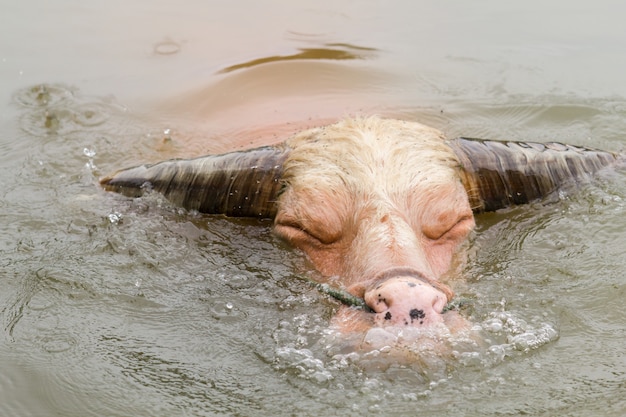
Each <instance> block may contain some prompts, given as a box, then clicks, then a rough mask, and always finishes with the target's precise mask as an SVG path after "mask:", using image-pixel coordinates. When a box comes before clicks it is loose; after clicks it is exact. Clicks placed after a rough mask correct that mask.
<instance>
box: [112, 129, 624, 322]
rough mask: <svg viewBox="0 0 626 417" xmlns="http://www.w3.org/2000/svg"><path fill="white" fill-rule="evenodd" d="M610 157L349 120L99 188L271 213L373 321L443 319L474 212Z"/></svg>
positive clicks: (523, 199) (144, 170) (510, 201)
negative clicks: (457, 257)
mask: <svg viewBox="0 0 626 417" xmlns="http://www.w3.org/2000/svg"><path fill="white" fill-rule="evenodd" d="M617 159H618V155H616V154H613V153H609V152H603V151H598V150H591V149H587V148H581V147H575V146H570V145H562V144H557V143H546V144H540V143H525V142H500V141H490V140H478V139H465V138H459V139H454V140H447V139H446V138H445V137H444V135H443V134H442V133H441V132H439V131H438V130H436V129H433V128H430V127H427V126H424V125H422V124H419V123H413V122H407V121H399V120H391V119H382V118H378V117H369V118H356V119H347V120H343V121H340V122H338V123H336V124H332V125H329V126H325V127H320V128H315V129H311V130H307V131H304V132H301V133H299V134H297V135H295V136H293V137H292V138H290V139H289V140H287V141H285V142H283V143H281V144H279V145H276V146H271V147H262V148H256V149H251V150H248V151H240V152H232V153H227V154H222V155H213V156H205V157H201V158H197V159H191V160H170V161H164V162H161V163H157V164H154V165H144V166H139V167H135V168H130V169H126V170H122V171H119V172H117V173H115V174H113V175H111V176H107V177H105V178H103V179H102V180H101V184H102V185H103V187H104V188H105V189H106V190H110V191H117V192H120V193H123V194H125V195H128V196H139V195H141V194H142V193H143V192H144V190H146V189H150V190H154V191H157V192H159V193H162V194H163V195H164V196H165V197H166V198H167V199H169V200H170V201H171V202H172V203H174V204H176V205H180V206H182V207H185V208H187V209H190V210H198V211H200V212H203V213H213V214H217V213H219V214H225V215H228V216H246V217H263V218H273V219H274V230H275V232H276V234H277V235H278V236H280V237H282V238H283V239H285V240H286V241H287V242H289V243H290V244H292V245H293V246H294V247H296V248H300V249H301V250H303V251H304V252H305V253H306V254H307V256H308V257H309V258H310V260H311V261H312V263H313V264H314V265H315V267H316V268H317V269H318V270H319V271H320V272H321V274H322V275H323V276H324V277H326V278H325V279H328V280H333V282H335V283H338V284H339V285H341V286H343V288H344V289H346V290H347V291H348V292H350V293H351V294H353V295H355V296H357V297H361V298H363V299H364V300H365V302H366V304H367V305H368V306H369V308H371V311H372V314H368V317H369V319H368V320H369V324H371V325H379V326H386V325H400V326H404V325H409V326H427V325H431V324H434V323H439V322H442V320H443V315H442V311H443V309H444V306H445V305H446V303H448V302H449V301H450V300H451V299H452V297H453V291H452V290H451V288H450V287H449V286H448V285H446V283H445V282H447V281H446V280H447V278H448V277H449V276H450V275H454V271H452V270H453V269H454V268H453V265H455V255H456V253H457V252H458V248H459V246H460V245H461V244H462V243H463V242H464V241H465V240H466V239H467V237H468V234H469V233H470V232H471V231H472V229H473V228H474V213H478V212H483V211H494V210H498V209H501V208H504V207H507V206H511V205H515V204H523V203H527V202H530V201H533V200H536V199H539V198H543V197H546V196H548V195H551V194H553V193H556V192H558V190H559V189H560V187H562V186H565V185H566V184H568V183H575V182H576V181H580V180H582V179H584V178H586V177H588V176H589V175H591V174H593V173H595V172H597V171H598V170H600V169H602V168H603V167H606V166H609V165H611V164H613V163H614V162H615V161H616V160H617Z"/></svg>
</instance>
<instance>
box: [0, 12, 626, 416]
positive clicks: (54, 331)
mask: <svg viewBox="0 0 626 417" xmlns="http://www.w3.org/2000/svg"><path fill="white" fill-rule="evenodd" d="M5 3H9V2H5ZM179 3H180V2H166V1H163V0H161V1H152V2H131V3H129V2H121V1H109V2H106V3H102V4H101V5H95V4H87V3H85V2H78V1H71V0H64V1H62V2H54V3H48V2H42V1H23V2H19V3H18V2H11V4H3V5H2V7H1V8H2V13H0V110H1V111H0V126H1V130H0V184H1V186H0V196H1V198H0V224H1V225H2V233H1V234H0V286H1V289H0V319H1V321H0V323H1V328H0V329H1V331H2V332H1V335H0V369H1V370H2V372H0V414H2V415H16V416H52V415H59V416H61V415H62V416H90V415H93V416H96V415H98V416H100V415H116V416H125V415H134V416H141V415H145V416H156V415H163V416H166V415H167V416H171V415H189V416H191V415H338V414H341V415H355V416H356V415H368V414H372V415H376V414H381V415H382V414H385V415H412V414H414V413H415V412H416V410H418V411H419V412H420V413H421V414H429V415H441V416H443V415H450V416H459V415H467V416H485V415H521V414H525V415H568V416H570V415H571V416H589V415H605V416H621V415H623V413H624V410H625V409H626V402H625V400H624V397H623V393H624V390H625V389H626V387H625V385H624V384H625V379H626V377H625V375H626V361H625V359H624V353H625V348H624V343H623V341H624V336H625V334H624V327H625V325H626V316H625V313H624V308H623V300H624V297H625V284H626V279H625V278H624V276H625V274H626V256H625V255H624V247H626V221H625V220H624V216H625V211H626V208H625V205H626V202H625V199H626V185H625V184H626V174H624V172H623V171H622V172H616V173H610V174H607V175H604V176H603V177H602V178H600V179H599V180H598V181H596V182H594V183H593V184H588V185H585V186H583V187H582V188H581V189H580V190H578V192H576V193H574V192H566V193H563V194H562V195H561V196H560V201H558V202H556V203H554V204H549V205H542V204H533V205H531V206H529V207H523V208H516V209H512V210H507V211H504V212H500V213H495V214H489V215H483V216H481V217H479V218H478V221H477V222H478V227H477V231H476V234H475V236H473V238H472V242H471V243H472V245H471V247H470V248H469V249H468V250H469V251H470V257H469V263H468V265H467V267H466V268H465V271H464V275H465V279H464V280H459V282H458V283H457V285H456V290H457V293H459V294H460V296H462V297H463V298H464V299H466V300H469V303H468V305H467V306H466V307H464V308H463V310H462V311H461V313H462V314H463V315H465V316H466V317H467V318H468V319H470V320H471V321H472V322H474V323H475V326H474V328H473V330H472V334H469V335H464V336H463V337H451V336H446V335H445V334H444V335H441V334H440V335H438V337H439V338H440V340H439V341H438V342H439V344H435V345H436V346H443V347H444V349H442V351H441V352H436V351H433V349H432V346H433V343H432V339H428V337H425V338H424V341H425V343H423V344H417V345H411V346H410V347H409V348H407V352H405V353H406V354H405V355H404V356H403V358H400V359H399V358H398V356H397V354H398V352H389V351H388V350H386V349H385V348H382V349H374V350H370V351H369V352H367V353H363V352H361V353H355V352H353V351H351V350H350V349H349V346H348V343H347V342H345V341H342V340H338V339H337V338H336V337H335V336H334V335H333V334H332V333H329V331H328V323H329V319H330V317H331V316H332V314H333V312H334V311H335V310H336V309H337V307H338V305H337V303H336V302H335V301H333V300H331V299H328V298H327V297H326V296H324V295H322V294H320V293H318V292H317V291H316V290H315V289H314V288H311V287H310V286H309V285H308V284H307V283H306V282H303V281H300V280H298V279H297V278H296V276H297V275H298V274H301V273H307V272H309V273H312V271H310V266H309V265H308V264H307V263H306V261H305V260H304V259H303V258H302V256H301V254H300V253H298V252H295V251H293V250H292V249H290V248H289V247H287V246H286V245H284V244H283V243H282V242H280V241H279V240H277V239H276V238H275V237H274V236H273V235H272V234H271V230H270V225H269V224H268V223H267V222H258V221H244V220H229V219H225V218H220V217H206V216H199V215H196V214H193V213H186V212H184V211H181V210H179V209H177V208H175V207H171V206H169V205H168V204H167V202H164V201H162V200H160V199H158V198H157V197H154V196H152V197H149V198H145V199H139V200H134V201H129V200H127V199H124V198H121V197H118V196H114V195H110V194H107V193H104V192H102V191H101V190H100V189H99V187H98V186H97V178H98V177H99V176H101V175H104V174H106V173H108V172H110V171H112V170H114V169H117V168H120V167H123V166H127V165H132V164H137V163H142V162H148V161H156V160H160V159H164V158H169V157H178V156H195V155H198V154H202V153H205V152H219V151H224V150H228V149H235V148H241V147H248V146H254V145H256V144H261V143H270V142H276V141H279V140H281V138H284V137H285V136H287V135H289V134H290V133H291V132H293V131H295V130H298V129H300V128H302V127H306V126H309V125H315V124H319V123H323V122H326V121H330V120H334V119H336V118H338V117H341V116H344V115H346V114H357V113H360V114H371V113H377V114H381V115H386V116H394V117H400V118H406V119H411V120H418V121H422V122H424V123H428V124H431V125H433V126H435V127H438V128H440V129H442V130H443V131H445V132H446V133H447V134H448V135H449V136H455V135H461V134H463V135H467V136H475V137H481V136H482V137H492V138H511V139H525V140H538V141H548V140H562V141H568V142H572V143H574V144H578V145H586V146H595V147H600V148H604V149H608V150H613V151H618V150H621V149H623V148H624V144H625V143H626V142H625V139H624V134H623V132H624V131H625V130H626V117H625V116H626V100H625V97H626V87H625V84H624V82H623V74H624V73H625V72H626V58H625V56H624V54H623V45H624V44H625V42H626V32H624V31H623V30H622V26H623V24H622V19H621V16H623V14H624V13H623V12H624V6H623V5H622V4H621V3H619V2H610V1H600V2H594V3H593V4H591V3H590V4H585V5H573V4H571V2H550V4H549V5H546V4H545V2H532V1H531V2H523V3H519V4H515V5H513V4H509V3H503V2H496V1H493V2H482V3H481V4H480V5H477V4H473V3H467V2H458V3H459V4H448V3H441V4H438V3H432V2H414V1H405V2H397V4H394V6H393V7H391V6H390V5H389V4H387V3H384V4H383V3H380V2H374V1H365V2H358V3H357V2H339V3H338V2H336V1H333V2H330V1H328V2H324V1H322V2H320V1H316V2H306V1H305V2H296V3H294V2H282V1H274V2H266V3H259V2H247V1H237V2H230V3H228V4H227V3H223V4H206V2H200V1H198V2H193V1H189V2H186V4H185V5H184V6H181V5H180V4H179ZM439 353H441V354H439ZM407 357H409V358H412V359H413V360H412V361H409V362H408V363H407V362H406V360H405V359H406V358H407Z"/></svg>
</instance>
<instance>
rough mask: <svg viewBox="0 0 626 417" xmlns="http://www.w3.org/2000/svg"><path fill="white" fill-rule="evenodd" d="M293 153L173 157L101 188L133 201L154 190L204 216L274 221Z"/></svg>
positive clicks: (270, 150)
mask: <svg viewBox="0 0 626 417" xmlns="http://www.w3.org/2000/svg"><path fill="white" fill-rule="evenodd" d="M288 153H289V151H288V149H286V148H284V147H263V148H256V149H251V150H249V151H241V152H231V153H226V154H222V155H210V156H204V157H200V158H196V159H188V160H184V159H173V160H169V161H163V162H159V163H157V164H154V165H142V166H138V167H134V168H129V169H125V170H121V171H118V172H116V173H114V174H112V175H110V176H107V177H104V178H102V179H101V180H100V184H102V186H103V187H104V189H105V190H107V191H116V192H119V193H121V194H124V195H127V196H129V197H138V196H140V195H141V194H142V193H143V191H144V189H148V190H154V191H157V192H159V193H161V194H163V195H164V196H165V197H166V198H167V199H168V200H169V201H170V202H172V203H173V204H176V205H179V206H181V207H184V208H186V209H188V210H198V211H199V212H202V213H209V214H225V215H227V216H234V217H261V218H272V217H274V215H275V214H276V207H275V202H276V197H277V195H278V192H279V190H280V187H281V183H280V178H281V176H282V172H283V162H284V160H285V158H286V157H287V155H288Z"/></svg>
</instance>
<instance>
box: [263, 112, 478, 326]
mask: <svg viewBox="0 0 626 417" xmlns="http://www.w3.org/2000/svg"><path fill="white" fill-rule="evenodd" d="M374 120H375V122H376V123H369V124H368V125H367V126H365V127H364V126H360V125H356V124H354V125H350V124H348V123H346V124H344V125H342V126H341V127H335V128H326V129H324V130H319V131H316V132H314V133H313V135H314V136H315V139H314V140H312V139H311V134H310V133H308V134H307V135H306V137H296V138H294V139H293V140H292V143H289V145H290V147H291V149H293V151H292V153H291V155H290V157H289V158H288V159H287V161H286V162H285V175H284V178H285V182H286V189H285V190H284V192H283V193H282V194H281V196H280V199H279V204H278V211H277V214H276V218H275V231H276V233H277V234H278V235H279V236H281V237H282V238H283V239H285V240H286V241H288V242H290V243H291V244H292V245H293V246H295V247H297V248H299V249H301V250H303V251H304V252H305V253H306V254H307V255H308V257H309V258H310V259H311V261H312V263H313V264H314V265H315V267H316V268H317V269H318V270H319V271H320V272H321V273H322V274H323V275H325V276H326V277H328V279H332V280H334V281H336V282H338V283H339V284H340V285H342V286H344V287H345V288H346V289H347V290H348V291H349V292H351V293H352V294H354V295H356V296H358V297H362V298H364V299H365V301H366V303H367V304H368V306H369V307H370V308H371V309H372V310H373V311H374V312H376V314H375V316H374V317H373V318H374V322H375V323H376V324H378V325H413V326H423V325H428V324H433V323H438V322H440V321H442V317H441V312H442V309H443V307H444V306H445V305H446V303H447V302H448V301H449V300H450V299H451V298H452V291H451V290H450V289H449V287H448V286H446V285H445V284H444V283H442V282H441V279H442V277H444V276H445V275H446V274H447V273H448V272H449V271H450V269H451V266H452V264H453V258H454V257H455V255H456V253H457V250H458V248H459V245H460V244H461V243H462V242H464V241H465V240H466V238H467V236H468V234H469V233H470V231H471V230H472V229H473V227H474V216H473V212H472V209H471V207H470V204H469V201H468V196H467V193H466V191H465V188H464V187H463V185H462V183H461V180H460V177H459V175H458V169H459V168H458V167H459V162H458V161H457V159H456V157H455V155H454V153H453V152H452V150H451V149H450V148H448V146H447V145H446V143H445V141H444V139H443V137H442V136H441V134H440V133H439V132H438V131H435V130H433V129H430V128H427V127H425V126H422V125H419V124H416V123H402V124H398V123H397V122H396V123H389V122H388V121H383V120H378V119H374ZM383 138H384V140H381V139H383ZM307 145H308V146H307ZM319 150H323V151H322V152H320V151H319ZM300 158H301V160H304V161H306V164H302V163H300V162H298V161H299V160H300Z"/></svg>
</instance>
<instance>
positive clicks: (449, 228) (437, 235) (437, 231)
mask: <svg viewBox="0 0 626 417" xmlns="http://www.w3.org/2000/svg"><path fill="white" fill-rule="evenodd" d="M474 224H475V223H474V216H473V215H466V216H462V217H459V218H457V220H456V222H454V223H452V224H451V225H450V223H448V224H446V223H443V224H438V225H435V226H428V227H423V228H422V232H423V233H424V235H425V236H426V237H427V238H429V239H431V240H441V239H457V238H460V237H464V236H465V235H467V234H468V233H469V232H470V231H471V230H472V229H473V228H474Z"/></svg>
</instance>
